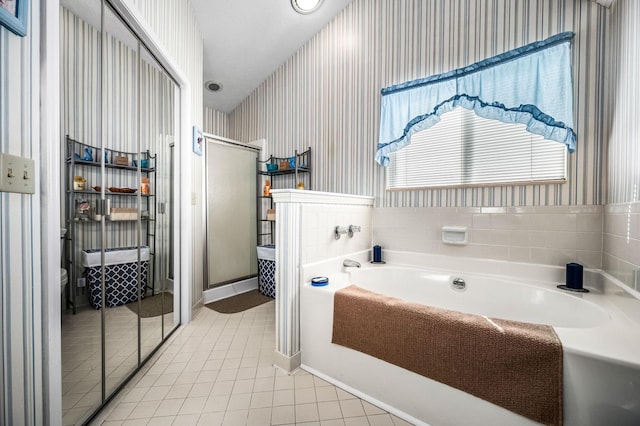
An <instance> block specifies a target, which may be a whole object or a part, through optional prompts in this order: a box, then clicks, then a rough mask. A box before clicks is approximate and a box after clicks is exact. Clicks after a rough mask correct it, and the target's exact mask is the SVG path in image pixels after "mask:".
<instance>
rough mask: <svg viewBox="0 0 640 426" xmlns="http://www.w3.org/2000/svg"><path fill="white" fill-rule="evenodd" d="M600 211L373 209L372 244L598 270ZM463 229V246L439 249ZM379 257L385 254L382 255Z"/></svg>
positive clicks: (548, 208) (576, 208)
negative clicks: (453, 230) (451, 229)
mask: <svg viewBox="0 0 640 426" xmlns="http://www.w3.org/2000/svg"><path fill="white" fill-rule="evenodd" d="M603 211H604V208H603V206H598V205H593V206H536V207H451V208H448V207H441V208H438V207H433V208H377V209H374V210H373V236H374V237H373V244H379V245H381V246H382V247H383V252H384V250H385V249H388V250H403V251H414V252H419V253H429V254H443V255H448V256H455V257H476V258H485V259H495V260H508V261H514V262H525V263H540V264H545V265H554V266H563V265H565V264H566V263H569V262H578V263H581V264H583V265H584V266H585V267H587V268H601V267H602V246H603V244H602V238H603ZM443 226H464V227H467V230H468V239H469V242H468V244H467V245H461V246H457V245H450V244H444V243H443V242H442V238H441V230H442V227H443ZM383 256H384V254H383Z"/></svg>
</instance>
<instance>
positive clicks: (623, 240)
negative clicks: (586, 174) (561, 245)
mask: <svg viewBox="0 0 640 426" xmlns="http://www.w3.org/2000/svg"><path fill="white" fill-rule="evenodd" d="M638 26H640V4H639V3H638V2H637V1H636V0H617V1H616V2H614V4H613V6H612V7H611V9H610V21H609V23H608V28H609V30H608V33H607V40H608V43H607V46H608V49H607V55H606V59H607V61H606V62H607V64H608V69H607V72H608V74H607V83H608V84H607V86H606V94H607V103H606V105H607V108H606V111H607V118H608V129H609V130H608V135H609V138H608V147H607V148H608V149H607V154H608V159H607V165H608V169H607V177H608V182H607V184H608V193H607V206H606V207H605V215H604V235H603V242H604V247H603V267H604V269H605V270H606V271H607V272H609V273H610V274H612V275H613V276H615V277H616V278H618V279H619V280H621V281H623V282H624V283H626V284H627V285H628V286H629V287H631V288H634V289H635V290H637V291H640V143H639V140H640V127H638V124H637V121H638V113H639V112H640V110H639V108H638V93H639V92H640V83H639V82H638V68H639V67H640V55H638Z"/></svg>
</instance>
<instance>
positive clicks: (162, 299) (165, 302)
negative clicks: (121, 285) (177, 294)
mask: <svg viewBox="0 0 640 426" xmlns="http://www.w3.org/2000/svg"><path fill="white" fill-rule="evenodd" d="M126 306H127V308H129V309H130V310H131V311H133V312H135V313H136V314H137V313H138V302H137V301H135V302H131V303H127V305H126ZM163 307H164V313H165V314H168V313H170V312H173V294H171V293H160V294H155V295H153V296H146V297H145V298H144V299H142V301H141V303H140V318H151V317H157V316H160V315H162V313H163V312H162V309H163Z"/></svg>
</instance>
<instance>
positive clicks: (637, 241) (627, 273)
mask: <svg viewBox="0 0 640 426" xmlns="http://www.w3.org/2000/svg"><path fill="white" fill-rule="evenodd" d="M603 245H604V247H603V269H604V270H606V271H607V272H609V273H610V274H611V275H613V276H614V277H616V278H617V279H619V280H620V281H622V282H623V283H625V284H626V285H628V286H629V287H631V288H632V289H634V290H636V291H639V290H640V203H638V202H636V203H621V204H608V205H607V206H605V208H604V232H603Z"/></svg>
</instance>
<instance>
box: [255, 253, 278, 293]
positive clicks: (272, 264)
mask: <svg viewBox="0 0 640 426" xmlns="http://www.w3.org/2000/svg"><path fill="white" fill-rule="evenodd" d="M257 248H258V291H259V292H260V293H262V294H264V295H265V296H269V297H273V298H275V297H276V246H275V245H273V244H267V245H264V246H258V247H257Z"/></svg>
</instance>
